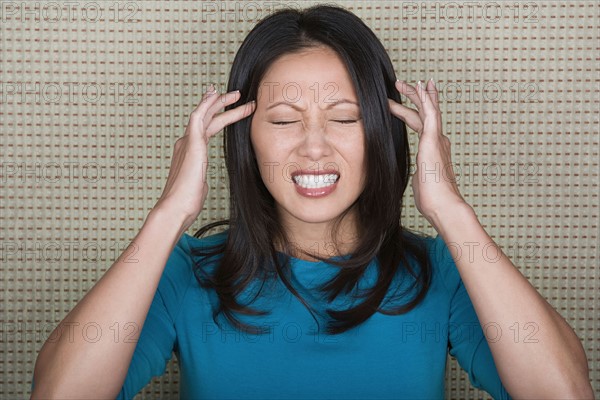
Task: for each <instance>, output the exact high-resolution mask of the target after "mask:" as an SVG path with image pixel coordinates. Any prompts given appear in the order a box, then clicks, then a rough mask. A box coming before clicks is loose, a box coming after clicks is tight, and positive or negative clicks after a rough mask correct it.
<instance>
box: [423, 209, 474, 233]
mask: <svg viewBox="0 0 600 400" xmlns="http://www.w3.org/2000/svg"><path fill="white" fill-rule="evenodd" d="M427 220H428V221H429V223H430V224H431V225H432V226H433V228H434V229H435V230H436V231H437V232H438V233H439V234H440V235H442V236H444V233H445V232H447V231H448V230H455V229H456V227H457V226H464V225H466V224H469V223H472V222H475V223H479V220H478V219H477V215H476V214H475V210H473V207H471V206H470V205H469V204H468V203H466V202H461V203H457V204H455V205H452V206H447V207H444V209H443V210H438V211H435V212H432V213H430V215H428V216H427Z"/></svg>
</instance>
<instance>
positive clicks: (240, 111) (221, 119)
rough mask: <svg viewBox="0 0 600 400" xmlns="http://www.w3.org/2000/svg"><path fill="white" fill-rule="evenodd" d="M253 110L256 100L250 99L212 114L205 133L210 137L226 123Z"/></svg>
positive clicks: (244, 116) (232, 121) (241, 117)
mask: <svg viewBox="0 0 600 400" xmlns="http://www.w3.org/2000/svg"><path fill="white" fill-rule="evenodd" d="M254 110H256V101H251V102H249V103H245V104H242V105H240V106H237V107H235V108H232V109H231V110H227V111H225V112H222V113H220V114H218V115H216V116H214V117H213V118H212V120H211V122H210V124H209V126H208V128H207V129H206V135H207V136H208V137H209V138H210V137H212V136H213V135H214V134H216V133H217V132H220V131H221V130H222V129H223V128H225V127H226V126H227V125H230V124H233V123H234V122H237V121H239V120H241V119H244V118H246V117H248V116H249V115H250V114H252V113H253V112H254Z"/></svg>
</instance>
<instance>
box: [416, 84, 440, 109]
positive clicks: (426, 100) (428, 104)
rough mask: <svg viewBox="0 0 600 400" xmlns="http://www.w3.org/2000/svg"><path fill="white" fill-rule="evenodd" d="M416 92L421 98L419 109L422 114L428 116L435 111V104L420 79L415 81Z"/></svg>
mask: <svg viewBox="0 0 600 400" xmlns="http://www.w3.org/2000/svg"><path fill="white" fill-rule="evenodd" d="M417 94H418V95H419V98H420V99H421V104H422V105H423V107H422V109H421V110H420V111H423V113H424V116H430V115H433V114H434V113H435V111H436V110H435V105H434V104H433V100H432V99H431V97H430V96H429V93H428V92H427V89H426V88H425V86H424V85H423V83H422V82H421V81H419V82H418V83H417Z"/></svg>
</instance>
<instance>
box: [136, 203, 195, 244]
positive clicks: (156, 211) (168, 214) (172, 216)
mask: <svg viewBox="0 0 600 400" xmlns="http://www.w3.org/2000/svg"><path fill="white" fill-rule="evenodd" d="M146 223H149V224H156V225H159V226H162V227H163V228H164V229H165V233H170V234H176V235H177V237H181V235H183V233H184V232H186V231H187V230H188V228H189V227H190V224H189V223H187V222H186V221H185V219H184V218H183V217H182V216H181V215H178V214H177V213H174V212H172V211H170V210H166V209H164V208H162V207H157V206H155V207H154V208H153V209H152V210H150V212H149V213H148V216H147V217H146V222H144V224H146Z"/></svg>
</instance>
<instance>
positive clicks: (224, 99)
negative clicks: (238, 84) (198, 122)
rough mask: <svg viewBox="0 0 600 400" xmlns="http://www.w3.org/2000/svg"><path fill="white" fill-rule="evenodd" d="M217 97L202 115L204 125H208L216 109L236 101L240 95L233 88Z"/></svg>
mask: <svg viewBox="0 0 600 400" xmlns="http://www.w3.org/2000/svg"><path fill="white" fill-rule="evenodd" d="M218 97H219V98H218V99H217V101H215V102H214V103H212V104H211V105H210V107H209V108H208V110H206V115H205V117H204V121H205V122H206V126H208V125H210V121H211V119H212V118H213V116H214V115H215V114H216V113H217V111H219V110H220V109H222V108H224V107H226V106H228V105H230V104H233V103H235V102H236V101H238V100H239V98H240V97H241V94H240V91H239V90H234V91H231V92H228V93H224V94H222V95H219V96H218Z"/></svg>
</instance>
